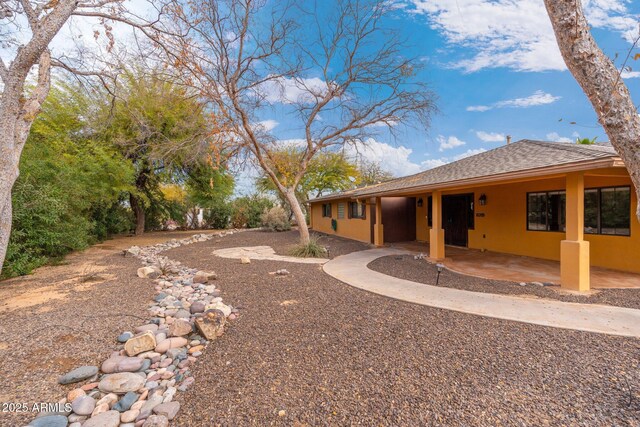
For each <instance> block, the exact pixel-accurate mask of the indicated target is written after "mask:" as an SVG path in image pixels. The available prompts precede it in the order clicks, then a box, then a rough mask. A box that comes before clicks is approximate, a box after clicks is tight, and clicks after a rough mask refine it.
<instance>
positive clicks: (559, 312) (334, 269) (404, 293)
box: [323, 248, 640, 337]
mask: <svg viewBox="0 0 640 427" xmlns="http://www.w3.org/2000/svg"><path fill="white" fill-rule="evenodd" d="M409 253H411V252H408V251H402V250H398V249H390V248H382V249H370V250H366V251H360V252H353V253H350V254H347V255H342V256H339V257H336V258H334V259H333V260H331V261H329V262H327V263H326V264H324V266H323V269H324V271H325V273H327V274H329V275H330V276H333V277H335V278H336V279H338V280H340V281H342V282H344V283H346V284H348V285H351V286H354V287H356V288H360V289H364V290H366V291H369V292H373V293H376V294H380V295H384V296H387V297H390V298H395V299H398V300H402V301H408V302H412V303H416V304H422V305H426V306H430V307H436V308H443V309H446V310H454V311H460V312H463V313H470V314H477V315H480V316H487V317H494V318H498V319H505V320H514V321H516V322H525V323H532V324H535V325H543V326H552V327H555V328H564V329H574V330H578V331H586V332H598V333H604V334H611V335H621V336H627V337H640V310H635V309H630V308H623V307H613V306H606V305H597V304H578V303H568V302H561V301H552V300H536V299H528V298H522V297H515V296H509V295H499V294H491V293H484V292H472V291H465V290H460V289H453V288H445V287H439V286H431V285H426V284H423V283H416V282H411V281H409V280H404V279H398V278H396V277H392V276H388V275H386V274H382V273H379V272H377V271H373V270H370V269H369V268H368V267H367V265H368V264H369V263H370V262H372V261H373V260H375V259H377V258H380V257H384V256H389V255H404V254H409Z"/></svg>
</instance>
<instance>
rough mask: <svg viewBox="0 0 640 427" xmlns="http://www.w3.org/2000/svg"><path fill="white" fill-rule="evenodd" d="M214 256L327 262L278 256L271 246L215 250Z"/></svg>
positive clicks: (297, 261)
mask: <svg viewBox="0 0 640 427" xmlns="http://www.w3.org/2000/svg"><path fill="white" fill-rule="evenodd" d="M213 254H214V255H215V256H219V257H220V258H232V259H240V258H245V257H246V258H249V259H255V260H268V261H284V262H295V263H298V264H324V263H325V262H327V261H329V260H328V259H326V258H298V257H293V256H283V255H278V254H276V252H275V251H274V250H273V248H272V247H271V246H245V247H238V248H225V249H216V250H215V251H213Z"/></svg>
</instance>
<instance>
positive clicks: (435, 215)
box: [429, 191, 445, 260]
mask: <svg viewBox="0 0 640 427" xmlns="http://www.w3.org/2000/svg"><path fill="white" fill-rule="evenodd" d="M431 200H432V203H431V230H429V258H431V259H433V260H443V259H444V257H445V254H444V230H443V229H442V193H441V192H440V191H434V192H433V193H432V194H431Z"/></svg>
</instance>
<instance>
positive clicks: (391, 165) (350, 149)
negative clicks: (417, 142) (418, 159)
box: [345, 138, 421, 176]
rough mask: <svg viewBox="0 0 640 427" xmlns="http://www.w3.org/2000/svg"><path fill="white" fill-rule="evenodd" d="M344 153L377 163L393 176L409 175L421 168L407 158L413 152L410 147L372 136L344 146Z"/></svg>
mask: <svg viewBox="0 0 640 427" xmlns="http://www.w3.org/2000/svg"><path fill="white" fill-rule="evenodd" d="M345 153H346V154H347V156H349V157H353V158H357V159H363V160H367V161H370V162H375V163H379V164H380V165H381V166H382V167H383V168H384V169H385V170H387V171H389V172H391V173H392V174H393V175H394V176H405V175H411V174H414V173H418V172H420V170H421V168H420V165H418V164H416V163H414V162H412V161H411V160H410V159H409V156H410V155H411V153H413V150H412V149H410V148H407V147H405V146H403V145H399V146H397V147H396V146H392V145H390V144H387V143H384V142H379V141H376V140H375V139H373V138H369V139H367V140H365V141H364V142H362V143H358V144H356V145H348V146H346V147H345Z"/></svg>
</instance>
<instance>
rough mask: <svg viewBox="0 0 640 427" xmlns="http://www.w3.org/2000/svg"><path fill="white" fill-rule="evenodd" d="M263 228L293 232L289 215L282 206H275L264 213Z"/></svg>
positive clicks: (262, 218)
mask: <svg viewBox="0 0 640 427" xmlns="http://www.w3.org/2000/svg"><path fill="white" fill-rule="evenodd" d="M261 220H262V226H263V227H265V228H267V229H268V230H271V231H287V230H291V223H290V222H289V215H287V212H286V211H285V210H284V209H283V208H282V207H281V206H274V207H272V208H271V209H269V210H268V211H264V212H263V214H262V217H261Z"/></svg>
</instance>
